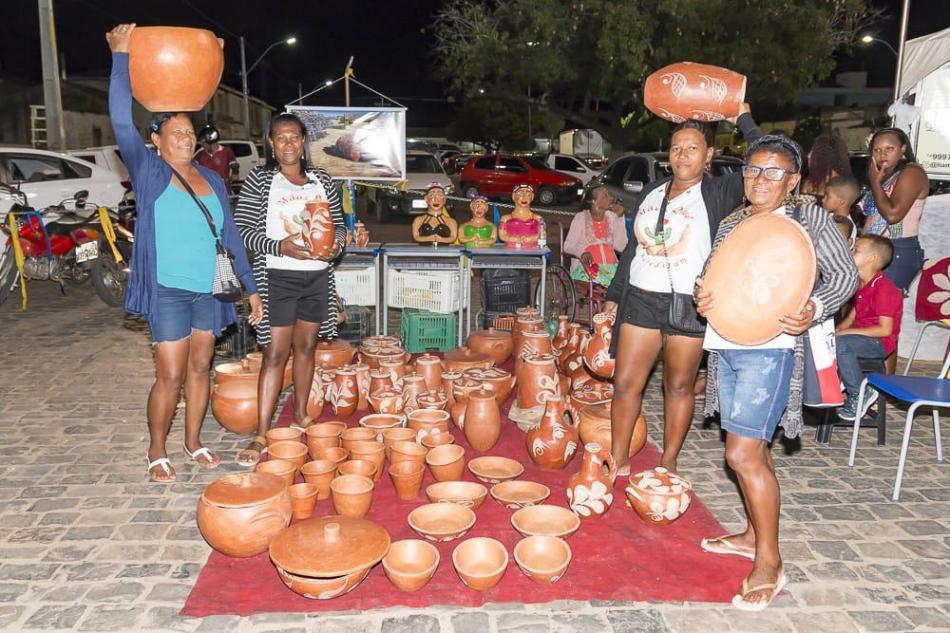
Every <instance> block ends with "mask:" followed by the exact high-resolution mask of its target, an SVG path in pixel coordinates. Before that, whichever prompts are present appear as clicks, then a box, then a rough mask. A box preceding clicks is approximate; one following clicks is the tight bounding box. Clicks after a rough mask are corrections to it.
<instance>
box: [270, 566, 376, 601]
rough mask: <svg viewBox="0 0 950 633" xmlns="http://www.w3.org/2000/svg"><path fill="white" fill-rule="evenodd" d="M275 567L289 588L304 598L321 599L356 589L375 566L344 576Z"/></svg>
mask: <svg viewBox="0 0 950 633" xmlns="http://www.w3.org/2000/svg"><path fill="white" fill-rule="evenodd" d="M275 567H277V575H278V576H280V579H281V581H283V583H284V584H285V585H287V588H288V589H290V590H291V591H293V592H294V593H298V594H300V595H301V596H303V597H304V598H317V599H320V600H323V599H328V598H336V597H337V596H342V595H343V594H345V593H349V592H350V591H352V590H353V589H355V588H356V586H357V585H358V584H360V583H361V582H363V579H364V578H366V576H367V574H369V570H370V569H372V568H373V566H372V565H369V566H367V567H366V568H364V569H360V570H357V571H355V572H353V573H352V574H346V575H344V576H335V577H333V578H313V577H311V576H298V575H297V574H292V573H290V572H289V571H287V570H286V569H281V568H280V567H279V566H277V565H275Z"/></svg>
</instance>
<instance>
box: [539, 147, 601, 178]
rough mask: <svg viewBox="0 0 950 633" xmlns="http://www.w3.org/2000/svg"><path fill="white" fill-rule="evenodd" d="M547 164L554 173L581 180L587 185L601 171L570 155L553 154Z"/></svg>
mask: <svg viewBox="0 0 950 633" xmlns="http://www.w3.org/2000/svg"><path fill="white" fill-rule="evenodd" d="M546 162H547V164H548V167H550V168H551V169H553V170H554V171H559V172H561V173H562V174H567V175H568V176H574V177H575V178H580V180H581V182H582V183H584V184H585V185H586V184H587V183H589V182H590V181H591V178H594V177H596V176H597V175H598V174H599V173H600V170H597V169H594V168H593V167H591V166H590V165H588V164H587V163H585V162H584V161H583V160H581V159H580V158H578V157H577V156H571V155H570V154H551V155H549V156H548V159H547V161H546Z"/></svg>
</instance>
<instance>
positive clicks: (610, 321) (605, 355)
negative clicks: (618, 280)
mask: <svg viewBox="0 0 950 633" xmlns="http://www.w3.org/2000/svg"><path fill="white" fill-rule="evenodd" d="M614 317H615V313H613V312H601V313H600V314H595V315H594V334H593V335H592V336H591V339H590V341H588V343H587V349H585V350H584V364H585V365H587V369H589V370H590V371H591V372H592V373H594V374H595V375H597V376H599V377H601V378H611V377H613V375H614V363H615V360H614V359H613V358H611V356H610V339H611V336H612V330H613V327H614Z"/></svg>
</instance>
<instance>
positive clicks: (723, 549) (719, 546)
mask: <svg viewBox="0 0 950 633" xmlns="http://www.w3.org/2000/svg"><path fill="white" fill-rule="evenodd" d="M733 536H737V535H736V534H728V535H726V536H717V537H716V538H704V539H703V540H702V541H700V542H699V547H700V548H701V549H702V550H703V551H704V552H709V553H710V554H725V555H732V556H741V557H742V558H748V559H749V560H755V550H752V551H749V550H748V549H746V548H744V547H739V546H738V545H735V544H734V543H732V541H727V540H726V539H727V538H730V537H733Z"/></svg>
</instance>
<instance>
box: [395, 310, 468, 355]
mask: <svg viewBox="0 0 950 633" xmlns="http://www.w3.org/2000/svg"><path fill="white" fill-rule="evenodd" d="M401 324H402V341H403V344H404V345H405V347H406V351H407V352H411V353H413V354H416V353H419V352H425V351H427V350H430V349H436V350H438V351H440V352H447V351H449V350H450V349H453V348H455V347H456V345H455V340H456V339H455V337H456V327H457V325H456V321H455V314H454V313H448V314H441V313H439V312H428V311H427V310H415V309H413V308H405V309H403V311H402V319H401Z"/></svg>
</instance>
